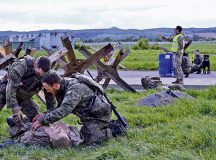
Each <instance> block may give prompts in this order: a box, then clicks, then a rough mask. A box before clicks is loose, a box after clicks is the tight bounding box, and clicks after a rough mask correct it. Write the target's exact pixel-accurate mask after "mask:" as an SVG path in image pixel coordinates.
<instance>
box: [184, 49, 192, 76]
mask: <svg viewBox="0 0 216 160" xmlns="http://www.w3.org/2000/svg"><path fill="white" fill-rule="evenodd" d="M182 70H183V73H184V75H185V77H188V76H189V74H190V72H191V62H190V59H189V57H188V53H184V54H183V57H182Z"/></svg>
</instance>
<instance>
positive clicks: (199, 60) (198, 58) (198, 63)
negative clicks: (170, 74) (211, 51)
mask: <svg viewBox="0 0 216 160" xmlns="http://www.w3.org/2000/svg"><path fill="white" fill-rule="evenodd" d="M202 62H203V58H202V56H201V55H196V56H195V58H194V60H193V63H194V64H196V65H200V64H201V63H202Z"/></svg>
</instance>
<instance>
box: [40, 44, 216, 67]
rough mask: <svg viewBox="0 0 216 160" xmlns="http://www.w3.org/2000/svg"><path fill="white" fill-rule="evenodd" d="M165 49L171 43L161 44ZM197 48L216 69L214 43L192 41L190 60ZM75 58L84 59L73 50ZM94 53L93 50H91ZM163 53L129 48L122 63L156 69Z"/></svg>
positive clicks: (215, 47) (189, 50) (43, 53)
mask: <svg viewBox="0 0 216 160" xmlns="http://www.w3.org/2000/svg"><path fill="white" fill-rule="evenodd" d="M163 46H164V47H166V48H167V49H169V48H170V47H171V45H163ZM196 49H199V50H200V51H201V53H202V54H210V55H211V56H210V61H211V70H216V43H194V44H192V45H191V46H190V47H189V48H188V50H187V51H188V52H189V54H190V60H192V59H193V57H194V51H195V50H196ZM36 53H37V54H36V56H41V55H47V54H46V52H45V51H38V52H36ZM75 53H76V56H77V58H80V59H85V58H84V56H82V55H81V53H79V51H78V50H76V51H75ZM93 53H94V52H93ZM161 53H164V51H162V50H131V53H130V54H129V55H128V56H127V57H126V58H125V60H124V61H123V62H122V64H123V65H124V66H125V67H126V68H128V69H129V70H157V69H158V68H159V61H158V56H159V54H161Z"/></svg>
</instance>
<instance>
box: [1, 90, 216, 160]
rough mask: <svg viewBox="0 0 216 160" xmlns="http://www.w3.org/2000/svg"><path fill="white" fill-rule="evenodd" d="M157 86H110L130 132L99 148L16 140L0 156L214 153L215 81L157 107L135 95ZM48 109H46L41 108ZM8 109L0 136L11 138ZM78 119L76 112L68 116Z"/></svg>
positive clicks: (183, 156)
mask: <svg viewBox="0 0 216 160" xmlns="http://www.w3.org/2000/svg"><path fill="white" fill-rule="evenodd" d="M154 92H156V91H155V90H150V91H148V92H141V93H129V92H124V91H118V90H114V89H111V90H108V96H109V97H110V99H111V100H112V101H113V103H114V104H115V105H116V106H117V108H118V110H119V111H120V113H121V114H122V115H124V116H125V117H126V118H127V121H128V124H129V131H128V136H127V137H121V138H115V139H111V140H109V141H108V142H105V143H103V144H102V145H100V146H98V147H96V148H82V147H76V148H69V149H50V148H45V149H44V148H40V147H35V146H32V147H21V146H12V147H9V148H6V149H0V159H36V160H37V159H38V160H39V159H50V160H51V159H97V160H105V159H123V160H124V159H129V160H130V159H156V160H158V159H160V160H163V159H176V160H181V159H185V160H187V159H188V160H191V159H194V160H195V159H196V160H197V159H211V160H212V159H215V155H216V130H215V126H216V105H215V104H216V86H215V87H212V88H210V89H208V90H188V91H187V92H188V93H189V94H190V95H192V96H194V97H196V99H195V100H193V101H191V100H187V99H182V100H178V101H176V102H175V103H174V104H173V105H170V106H166V107H159V108H150V107H146V106H138V105H137V101H138V100H139V99H141V98H144V97H146V96H147V95H149V94H151V93H154ZM43 110H44V109H43ZM9 115H10V112H9V111H8V110H6V109H4V110H3V111H2V112H1V116H0V123H1V125H0V140H4V139H7V138H9V135H8V132H7V128H8V127H7V125H6V122H5V120H6V118H7V117H8V116H9ZM64 121H65V122H66V123H68V124H72V125H76V124H77V118H76V117H75V116H69V117H67V118H65V119H64Z"/></svg>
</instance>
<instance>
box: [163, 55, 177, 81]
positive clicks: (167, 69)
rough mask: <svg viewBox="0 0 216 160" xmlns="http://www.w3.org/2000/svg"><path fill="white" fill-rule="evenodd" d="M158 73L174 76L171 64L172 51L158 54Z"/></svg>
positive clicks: (164, 75)
mask: <svg viewBox="0 0 216 160" xmlns="http://www.w3.org/2000/svg"><path fill="white" fill-rule="evenodd" d="M159 75H160V77H174V76H175V75H176V74H175V68H174V66H173V53H171V52H169V53H163V54H160V55H159Z"/></svg>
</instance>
